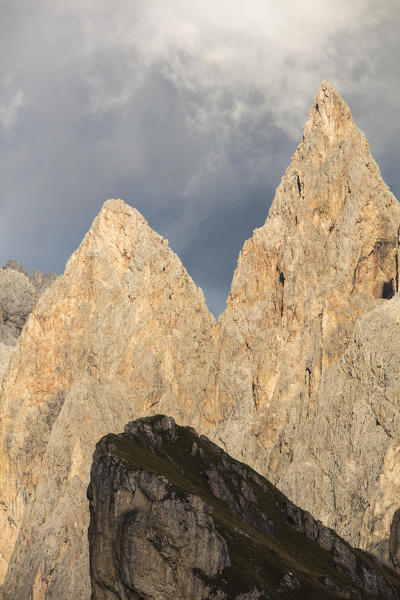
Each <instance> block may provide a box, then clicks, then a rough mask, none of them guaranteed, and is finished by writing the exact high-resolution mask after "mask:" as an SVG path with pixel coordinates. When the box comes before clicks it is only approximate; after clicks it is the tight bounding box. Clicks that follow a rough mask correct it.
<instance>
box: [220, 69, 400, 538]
mask: <svg viewBox="0 0 400 600" xmlns="http://www.w3.org/2000/svg"><path fill="white" fill-rule="evenodd" d="M399 226H400V206H399V204H398V202H397V200H396V199H395V198H394V196H393V195H392V194H391V192H390V191H389V189H388V187H387V186H386V184H385V183H384V182H383V180H382V178H381V175H380V171H379V168H378V166H377V165H376V163H375V161H374V159H373V158H372V156H371V154H370V150H369V146H368V143H367V141H366V139H365V136H364V135H363V134H362V133H361V131H360V130H359V129H358V128H357V127H356V125H355V123H354V121H353V119H352V116H351V113H350V110H349V108H348V106H347V104H346V103H345V102H344V100H343V99H342V98H341V96H340V95H339V94H338V92H336V90H335V89H334V88H333V86H332V85H331V84H330V82H327V81H325V82H323V83H322V86H321V88H320V89H319V91H318V93H317V95H316V97H315V99H314V103H313V106H312V108H311V111H310V113H309V116H308V120H307V122H306V125H305V128H304V136H303V140H302V142H301V143H300V145H299V147H298V148H297V150H296V152H295V154H294V156H293V158H292V160H291V163H290V165H289V167H288V169H287V171H286V173H285V175H284V177H283V178H282V181H281V183H280V185H279V187H278V189H277V192H276V196H275V199H274V202H273V204H272V207H271V210H270V213H269V216H268V218H267V220H266V223H265V225H264V226H263V227H261V228H260V229H257V230H255V232H254V235H253V237H252V238H251V239H250V240H248V241H247V242H246V243H245V245H244V247H243V250H242V252H241V254H240V257H239V261H238V266H237V269H236V271H235V274H234V278H233V282H232V287H231V291H230V295H229V298H228V301H227V307H226V310H225V312H224V313H223V315H222V316H221V318H220V320H219V323H218V331H217V342H216V346H217V349H216V356H217V364H218V378H217V379H216V381H215V382H214V385H215V386H216V392H215V391H214V390H213V392H212V394H210V395H211V396H212V397H216V398H217V401H216V404H215V409H214V408H213V407H212V406H211V412H212V414H210V418H214V419H215V433H214V439H216V440H218V443H221V442H222V443H224V445H225V448H226V449H227V450H228V452H230V453H232V454H233V455H234V456H235V457H236V458H240V460H243V461H245V462H247V463H248V464H250V465H252V466H253V467H255V468H256V469H257V470H259V471H260V472H261V473H263V474H265V475H266V476H267V477H268V478H269V479H270V480H271V481H272V482H273V483H275V484H276V485H277V486H278V487H279V488H280V489H282V491H283V492H284V493H286V494H287V495H288V496H289V497H290V498H291V499H292V500H293V501H294V502H296V503H297V504H299V505H300V506H302V507H303V508H306V509H308V510H310V511H311V512H312V513H313V515H314V516H315V517H316V518H321V519H322V520H323V521H324V523H326V524H328V525H330V526H333V527H335V528H336V530H337V531H338V533H339V534H341V535H345V536H346V538H347V539H349V540H350V541H351V542H352V543H353V544H358V543H360V539H359V524H360V520H361V519H362V515H363V513H364V511H365V510H366V508H367V505H368V501H369V500H368V499H367V504H365V498H364V499H363V500H364V502H363V503H361V502H359V501H358V497H357V492H358V488H359V487H360V486H362V485H364V474H365V471H367V470H368V468H369V465H370V463H373V465H374V468H371V472H370V474H369V478H368V480H369V482H370V483H371V486H370V489H369V498H371V497H372V495H373V493H374V492H373V490H372V488H373V484H372V480H373V479H374V481H375V486H376V478H377V476H378V475H379V466H378V465H377V463H379V460H382V455H381V456H380V459H373V460H372V461H371V457H370V456H369V452H368V438H366V439H365V441H364V444H363V446H362V448H359V449H357V450H356V452H358V453H359V455H358V456H357V458H356V457H355V456H354V457H353V459H354V468H353V471H352V474H351V477H350V476H349V477H350V479H349V480H346V481H344V480H340V479H338V478H337V477H335V475H334V473H333V471H334V464H345V463H346V462H348V461H349V460H350V458H349V457H348V456H347V454H346V453H347V452H348V448H347V447H348V445H349V444H350V443H351V425H350V424H349V423H347V424H346V423H345V422H343V423H342V426H341V427H338V428H336V429H335V434H334V436H333V439H332V436H331V439H330V442H331V445H332V446H331V452H330V454H329V457H328V455H325V459H326V460H325V461H324V460H322V459H321V457H320V455H319V448H320V447H324V448H325V447H326V444H325V440H324V439H322V435H323V434H321V431H319V430H318V427H317V423H318V419H319V410H320V408H319V404H320V400H319V398H320V397H321V396H319V395H318V390H319V387H320V380H321V375H322V373H323V372H324V371H325V370H327V369H328V368H329V367H330V366H331V365H333V364H335V363H336V361H338V360H339V359H340V358H341V357H342V356H343V354H344V352H345V351H346V349H347V347H348V345H349V343H350V341H351V340H352V337H353V332H354V326H355V323H356V321H357V319H358V318H359V317H360V316H362V315H363V314H365V313H368V312H369V311H371V310H372V309H374V308H375V307H378V306H380V305H383V304H384V303H386V302H388V299H389V298H391V297H392V296H393V295H395V294H396V293H397V291H398V287H399V274H398V268H399V267H398V264H399ZM331 384H332V386H333V388H331V389H330V390H327V389H326V388H325V391H324V394H325V396H324V398H325V404H324V405H325V409H326V411H328V417H327V418H328V419H329V418H330V419H334V415H335V414H336V412H337V411H340V410H341V407H342V405H343V404H345V405H346V410H348V411H350V413H351V411H352V407H353V404H354V396H348V395H344V396H343V397H342V398H337V397H334V395H333V393H334V388H335V382H334V381H331ZM354 419H355V420H357V414H354ZM374 423H375V421H374ZM360 427H361V428H362V424H360ZM368 431H369V429H368ZM365 433H367V430H365ZM345 447H346V450H344V448H345ZM382 452H384V450H382ZM353 459H352V460H353ZM357 464H359V467H357ZM338 494H339V496H340V497H342V498H343V497H344V496H346V497H347V500H346V502H344V501H343V502H336V500H337V498H336V497H337V495H338ZM345 521H346V524H345Z"/></svg>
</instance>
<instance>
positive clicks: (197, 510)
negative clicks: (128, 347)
mask: <svg viewBox="0 0 400 600" xmlns="http://www.w3.org/2000/svg"><path fill="white" fill-rule="evenodd" d="M88 497H89V500H90V513H91V519H90V528H89V548H90V566H91V580H92V599H93V600H111V599H114V598H119V599H120V600H128V599H129V600H131V599H141V598H146V600H158V599H160V598H162V599H163V600H187V599H188V598H190V599H191V600H200V599H212V598H213V599H219V600H223V599H236V600H244V599H248V600H250V599H254V600H256V599H261V598H297V599H301V598H304V599H306V598H307V599H308V600H311V599H317V598H319V599H321V600H322V598H324V599H328V598H332V599H333V598H354V599H355V598H360V599H361V598H363V599H367V598H382V599H383V598H391V599H394V598H399V597H400V595H399V594H400V579H399V578H398V577H397V576H396V575H395V574H394V572H393V571H391V570H390V569H388V568H387V567H385V566H383V565H382V564H380V563H379V562H378V561H377V560H376V559H373V558H372V557H371V556H369V555H367V554H364V553H363V552H361V551H358V550H354V549H352V548H351V547H350V546H349V545H348V544H347V543H346V542H344V541H343V540H342V539H340V538H339V537H338V536H337V535H336V534H335V533H334V532H333V531H332V530H330V529H328V528H326V527H324V526H323V525H322V524H321V523H320V522H319V521H316V520H315V519H313V517H312V516H311V515H310V514H309V513H307V512H305V511H302V510H300V509H299V508H297V507H296V506H295V505H294V504H292V503H291V502H290V501H289V500H288V499H287V498H286V497H285V496H284V495H283V494H282V493H280V492H279V491H278V490H277V489H276V488H275V487H274V486H273V485H271V484H270V483H269V482H268V481H267V480H266V479H264V478H262V477H260V476H259V475H258V474H257V473H255V472H254V471H253V470H252V469H250V468H249V467H247V466H245V465H243V464H242V463H239V462H237V461H235V460H233V459H232V458H231V457H230V456H229V455H228V454H226V453H225V452H224V451H223V450H222V449H221V448H219V447H218V446H216V445H215V444H213V443H212V442H210V441H209V440H208V439H207V438H206V437H204V436H201V437H199V436H198V435H197V434H196V432H195V431H194V430H193V429H191V428H188V427H179V426H178V425H176V424H175V422H174V420H173V419H172V418H170V417H165V416H161V415H157V416H154V417H149V418H143V419H139V420H137V421H134V422H132V423H129V424H128V425H127V426H126V427H125V433H123V434H119V435H108V436H106V437H104V438H103V439H102V440H101V441H100V442H99V443H98V444H97V446H96V451H95V454H94V458H93V465H92V470H91V482H90V486H89V489H88Z"/></svg>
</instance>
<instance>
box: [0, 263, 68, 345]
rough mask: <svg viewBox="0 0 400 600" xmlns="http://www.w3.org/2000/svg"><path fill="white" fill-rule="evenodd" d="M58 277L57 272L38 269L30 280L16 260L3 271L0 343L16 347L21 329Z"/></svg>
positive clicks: (0, 289)
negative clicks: (45, 271) (39, 300)
mask: <svg viewBox="0 0 400 600" xmlns="http://www.w3.org/2000/svg"><path fill="white" fill-rule="evenodd" d="M56 278H57V275H56V274H55V273H47V274H43V273H42V272H41V271H38V270H36V271H35V272H34V273H33V275H32V277H29V275H28V273H27V272H26V271H25V269H24V268H23V266H22V265H21V264H20V263H19V262H17V261H16V260H9V261H8V262H7V264H6V265H5V266H4V267H2V268H1V269H0V342H1V343H3V344H6V345H7V346H13V345H15V343H16V341H17V338H18V337H19V335H20V333H21V331H22V328H23V326H24V324H25V321H26V320H27V318H28V316H29V314H30V313H31V311H32V309H33V307H34V306H35V305H36V303H37V301H38V299H39V297H40V296H41V294H42V293H43V292H44V291H45V290H46V289H47V288H48V287H50V285H51V284H52V283H53V281H54V280H55V279H56Z"/></svg>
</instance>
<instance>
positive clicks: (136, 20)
mask: <svg viewBox="0 0 400 600" xmlns="http://www.w3.org/2000/svg"><path fill="white" fill-rule="evenodd" d="M399 14H400V12H399V8H398V3H397V2H396V1H394V2H391V1H390V0H387V1H386V2H384V3H381V5H378V4H375V3H373V2H369V1H368V0H353V2H351V3H348V2H345V1H344V0H335V1H327V2H324V3H321V2H316V1H314V0H305V1H304V2H301V3H299V2H295V1H294V0H293V1H290V0H286V1H283V2H280V3H276V2H272V1H265V0H262V1H261V0H250V1H249V2H246V5H245V4H244V3H243V2H241V1H239V0H229V2H228V0H220V1H219V2H215V1H213V2H211V0H204V1H203V2H201V3H194V2H192V1H191V0H171V1H169V2H165V0H149V1H148V2H146V3H144V2H141V1H139V0H137V1H135V0H130V1H128V0H119V1H118V2H117V1H116V0H115V1H114V2H113V1H112V0H107V1H106V0H96V1H94V0H91V1H87V2H82V1H81V0H70V1H69V2H64V1H60V2H53V1H50V0H38V1H37V2H31V1H30V0H26V1H22V0H12V1H11V0H10V1H7V0H6V1H4V0H3V2H2V3H1V2H0V56H1V65H2V69H1V73H0V176H1V183H2V194H1V198H0V262H5V261H6V260H7V259H8V258H10V257H12V258H17V259H18V260H20V261H21V262H23V264H24V265H25V266H26V268H28V269H29V270H32V269H33V268H36V267H37V268H42V269H46V270H56V271H58V272H61V271H63V268H64V264H65V261H66V259H67V258H68V256H69V254H70V253H71V252H72V251H73V250H74V249H75V248H76V247H77V245H78V244H79V242H80V240H81V238H82V236H83V235H84V233H85V232H86V230H87V229H88V227H89V226H90V222H91V221H92V219H93V218H94V216H95V215H96V214H97V212H98V210H99V209H100V207H101V205H102V203H103V201H104V200H105V199H107V198H109V197H122V198H124V199H125V200H126V201H127V202H129V203H130V204H132V205H133V206H135V207H136V208H138V210H140V211H141V212H142V213H143V214H144V216H145V217H146V218H147V219H148V221H149V223H150V225H151V226H152V227H154V228H155V229H156V230H157V231H159V233H161V234H162V235H164V236H165V237H167V238H168V239H169V241H170V245H171V247H172V248H173V249H174V250H175V251H176V252H177V253H178V254H179V256H180V258H181V259H182V261H183V263H184V264H185V266H186V267H187V268H188V270H189V272H190V274H191V275H192V277H193V278H194V280H195V281H196V283H197V284H198V285H200V286H201V287H202V288H203V289H204V291H205V294H206V297H207V299H208V302H209V305H210V307H211V309H212V310H213V311H214V312H216V313H219V312H220V311H221V310H222V309H223V306H224V302H225V297H226V293H227V290H228V287H229V283H230V280H231V277H232V272H233V268H234V265H235V263H236V259H237V255H238V252H239V250H240V248H241V247H242V245H243V241H244V239H245V238H247V237H249V236H250V235H251V232H252V229H253V228H254V227H256V226H260V225H262V224H263V222H264V220H265V217H266V214H267V208H268V206H269V204H270V203H271V201H272V198H273V195H274V189H275V187H276V186H277V185H278V183H279V181H280V178H281V176H282V174H283V172H284V169H285V168H286V166H287V164H288V162H289V160H290V156H291V154H292V153H293V151H294V149H295V146H296V144H297V142H298V141H299V139H300V138H301V129H302V126H303V124H304V120H305V118H306V115H307V111H308V109H309V108H310V105H311V102H312V97H313V95H314V93H315V91H316V89H317V88H318V86H319V84H320V82H321V80H322V79H324V78H329V79H331V80H332V81H333V83H334V85H335V86H336V87H337V88H338V90H339V91H340V92H341V93H342V95H343V96H344V97H345V99H346V100H347V101H348V102H349V104H350V106H351V108H352V111H353V115H354V117H355V119H356V121H357V122H358V124H359V125H360V127H361V128H362V129H363V130H364V131H365V132H366V134H367V136H368V138H369V141H370V144H371V148H372V151H373V153H374V155H375V157H376V158H377V160H378V162H379V164H380V165H381V168H382V172H383V175H384V177H385V178H386V181H387V183H388V184H389V185H390V186H391V188H392V190H393V192H394V193H395V194H397V195H398V194H399V192H400V176H399V169H398V167H397V164H398V156H399V142H398V140H399V134H400V131H399V130H400V126H399V122H400V121H399V108H398V99H399V97H400V80H399V75H398V66H397V62H398V58H397V57H398V55H399V33H398V32H399V25H400V22H399Z"/></svg>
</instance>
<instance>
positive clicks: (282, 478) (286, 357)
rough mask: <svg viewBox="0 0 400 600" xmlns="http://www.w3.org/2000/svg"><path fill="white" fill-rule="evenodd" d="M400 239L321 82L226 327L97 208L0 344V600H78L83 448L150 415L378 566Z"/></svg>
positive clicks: (163, 255) (390, 463)
mask: <svg viewBox="0 0 400 600" xmlns="http://www.w3.org/2000/svg"><path fill="white" fill-rule="evenodd" d="M399 226H400V208H399V205H398V203H397V200H396V199H395V198H394V197H393V195H392V194H391V193H390V191H389V190H388V188H387V186H386V185H385V184H384V182H383V181H382V179H381V176H380V172H379V169H378V167H377V165H376V163H375V162H374V160H373V158H372V157H371V155H370V152H369V148H368V144H367V142H366V140H365V137H364V135H363V134H362V133H361V132H360V131H359V130H358V129H357V127H356V126H355V124H354V122H353V119H352V117H351V114H350V110H349V108H348V107H347V105H346V104H345V102H344V101H343V100H342V98H341V97H340V95H339V94H338V93H337V92H336V91H335V90H334V89H333V87H332V86H331V84H330V83H329V82H323V84H322V86H321V88H320V90H319V91H318V93H317V95H316V97H315V100H314V104H313V106H312V109H311V111H310V115H309V118H308V120H307V123H306V125H305V129H304V137H303V140H302V142H301V143H300V145H299V147H298V149H297V150H296V152H295V154H294V156H293V158H292V161H291V164H290V165H289V167H288V169H287V171H286V173H285V175H284V177H283V179H282V182H281V184H280V186H279V187H278V189H277V193H276V197H275V200H274V202H273V205H272V207H271V210H270V214H269V216H268V219H267V221H266V223H265V225H264V226H263V227H261V228H260V229H257V230H256V231H255V232H254V235H253V237H252V238H251V239H250V240H248V241H247V242H246V243H245V245H244V248H243V250H242V252H241V254H240V257H239V261H238V266H237V269H236V271H235V275H234V278H233V283H232V288H231V292H230V295H229V297H228V301H227V308H226V310H225V312H224V313H223V315H222V316H221V318H220V320H219V322H218V324H216V323H215V320H214V318H213V316H212V315H211V314H210V313H209V311H208V309H207V306H206V304H205V301H204V297H203V294H202V292H201V290H200V289H199V288H197V287H196V286H195V284H194V283H193V281H192V280H191V279H190V277H189V276H188V274H187V272H186V271H185V269H184V267H183V266H182V264H181V262H180V261H179V259H178V258H177V257H176V255H175V254H174V253H173V252H172V251H171V250H170V249H169V248H168V243H167V241H166V240H163V239H162V238H161V237H160V236H159V235H158V234H156V233H155V232H154V231H152V230H151V228H150V227H149V226H148V225H147V223H146V221H145V220H144V219H143V217H142V216H141V215H140V214H139V213H138V212H137V211H136V210H135V209H133V208H131V207H129V206H128V205H126V204H124V203H123V202H122V201H120V200H110V201H108V202H106V203H105V205H104V207H103V209H102V210H101V212H100V214H99V216H98V217H97V218H96V219H95V221H94V223H93V226H92V228H91V229H90V231H89V232H88V234H87V235H86V237H85V238H84V240H83V242H82V244H81V246H80V247H79V249H78V250H77V251H76V252H75V253H74V254H73V255H72V257H71V258H70V260H69V261H68V263H67V266H66V270H65V274H64V275H63V276H61V277H60V278H58V279H57V280H56V281H55V282H54V283H53V284H52V286H51V288H50V289H48V290H47V291H46V292H45V293H44V294H43V295H42V296H41V298H40V300H39V302H38V304H37V305H36V307H35V308H34V309H33V311H32V312H31V313H30V316H29V317H28V319H27V321H26V323H25V324H23V323H22V324H21V327H22V333H21V334H20V336H19V338H18V340H17V342H16V346H15V349H14V350H13V351H12V352H10V351H9V350H8V349H7V348H8V346H7V347H6V349H5V350H4V348H3V347H2V346H1V345H0V367H1V364H2V361H3V364H6V362H7V363H8V361H9V366H8V368H4V369H3V370H4V371H5V375H4V381H3V388H2V392H1V397H0V502H1V510H0V575H1V577H2V578H4V580H5V583H4V586H3V595H4V597H5V599H6V600H11V598H13V599H14V598H18V599H19V600H25V598H26V599H27V600H28V598H31V597H32V598H34V599H35V600H39V599H42V598H46V599H47V598H52V599H55V600H56V599H63V600H68V599H71V600H72V598H82V599H86V598H87V599H88V598H89V597H90V582H89V559H88V546H87V526H88V519H89V516H88V514H89V513H88V504H87V500H86V487H87V483H88V479H89V469H90V464H91V460H92V454H93V450H94V447H95V443H96V442H97V441H98V440H99V439H100V438H101V437H102V436H103V435H105V434H107V433H109V432H118V431H120V430H121V429H122V427H123V426H124V424H125V423H127V422H128V421H130V420H132V419H135V418H138V417H140V416H143V415H148V414H154V413H155V412H157V413H159V412H163V413H165V414H169V415H172V416H173V417H174V418H176V419H177V421H178V422H179V423H182V424H187V425H192V426H194V427H196V428H197V429H198V430H199V431H200V432H202V433H207V435H208V436H209V437H211V438H212V439H213V440H215V442H216V443H218V444H223V445H224V447H225V449H227V450H228V451H229V453H230V454H232V455H233V456H234V457H235V458H239V459H240V460H242V461H245V462H247V463H248V464H249V465H251V466H252V467H253V468H255V469H256V470H258V471H259V472H260V473H262V474H264V475H267V477H268V478H269V479H270V480H272V482H273V483H275V484H276V485H277V486H278V487H280V488H281V489H282V490H283V491H284V492H285V493H286V494H287V495H288V496H289V498H290V499H291V500H293V501H294V502H295V503H296V504H298V505H299V506H301V507H302V508H305V509H308V510H310V511H311V512H312V513H313V515H314V516H315V517H316V518H320V519H321V520H322V521H323V522H324V523H325V524H328V525H330V526H332V527H333V528H335V529H336V530H337V531H338V533H340V534H341V535H343V536H344V537H345V538H346V539H347V540H349V541H350V542H352V543H353V544H354V545H360V546H362V547H365V548H369V549H373V550H374V551H375V552H377V553H378V554H379V556H381V557H384V558H387V557H388V539H389V529H390V524H391V522H392V517H393V513H394V511H395V509H396V508H398V507H399V506H400V502H399V498H398V491H397V490H398V486H397V472H396V464H397V463H398V461H397V459H396V457H397V451H398V440H399V436H398V433H397V432H398V431H399V427H398V393H397V391H396V390H397V375H396V373H397V374H398V373H399V371H400V369H399V368H398V367H397V362H396V361H398V357H399V354H400V353H398V351H397V346H396V331H397V329H396V327H397V313H398V311H397V304H398V299H397V295H396V294H397V291H398V284H399V281H398V280H399V277H398V260H399V259H398V251H399V250H398V230H399ZM14 270H15V269H14ZM16 273H17V275H18V277H19V276H21V277H22V276H23V277H25V275H24V274H23V273H21V272H19V271H18V270H17V271H16ZM0 275H1V274H0ZM36 280H37V281H36V284H37V286H39V280H40V277H37V278H36ZM21 281H22V280H21ZM24 281H25V280H24ZM28 283H29V285H30V286H31V288H32V289H33V288H35V289H37V287H35V283H34V282H33V281H30V282H29V281H28ZM24 285H25V283H24ZM31 288H29V289H31ZM32 293H33V292H32ZM392 296H393V298H391V297H392ZM2 310H3V308H2ZM3 313H4V310H3ZM18 327H20V326H19V325H18ZM7 335H8V334H7ZM387 340H389V342H388V341H387ZM0 342H1V340H0ZM3 346H4V347H5V346H6V344H5V343H4V342H3ZM3 356H4V358H3ZM382 361H383V362H382ZM399 387H400V386H399Z"/></svg>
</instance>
